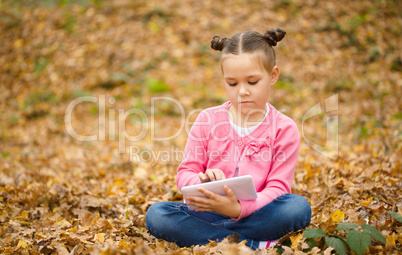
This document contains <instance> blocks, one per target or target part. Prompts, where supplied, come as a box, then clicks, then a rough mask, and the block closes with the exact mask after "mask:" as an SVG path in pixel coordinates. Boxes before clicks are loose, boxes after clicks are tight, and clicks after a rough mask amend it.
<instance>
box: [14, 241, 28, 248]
mask: <svg viewBox="0 0 402 255" xmlns="http://www.w3.org/2000/svg"><path fill="white" fill-rule="evenodd" d="M21 247H22V248H24V249H28V245H27V242H25V241H24V240H19V241H18V245H17V248H15V249H16V250H18V249H19V248H21Z"/></svg>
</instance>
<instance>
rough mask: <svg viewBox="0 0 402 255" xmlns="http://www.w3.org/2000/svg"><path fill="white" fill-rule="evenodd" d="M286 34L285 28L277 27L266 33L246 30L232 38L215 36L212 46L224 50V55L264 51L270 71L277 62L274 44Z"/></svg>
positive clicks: (265, 61)
mask: <svg viewBox="0 0 402 255" xmlns="http://www.w3.org/2000/svg"><path fill="white" fill-rule="evenodd" d="M285 34H286V32H285V30H283V29H281V28H277V29H270V30H268V31H267V32H266V33H265V34H264V35H262V34H260V33H258V32H256V31H246V32H241V33H237V34H235V35H234V36H232V37H231V38H230V39H227V38H226V37H224V38H220V37H219V36H214V37H213V38H212V41H211V48H212V49H214V50H218V51H222V55H223V54H234V55H239V54H241V53H255V52H257V51H262V52H263V53H265V54H264V56H265V58H264V61H263V63H264V66H265V68H266V69H267V71H268V70H269V69H272V67H273V66H274V65H275V64H276V56H275V51H274V49H273V48H272V46H276V44H277V43H278V42H279V41H281V40H282V39H283V37H285Z"/></svg>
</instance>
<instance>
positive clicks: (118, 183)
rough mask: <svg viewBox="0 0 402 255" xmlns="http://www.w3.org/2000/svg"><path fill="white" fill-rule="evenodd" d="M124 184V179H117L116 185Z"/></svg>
mask: <svg viewBox="0 0 402 255" xmlns="http://www.w3.org/2000/svg"><path fill="white" fill-rule="evenodd" d="M123 184H124V180H117V181H115V182H114V185H115V186H121V185H123Z"/></svg>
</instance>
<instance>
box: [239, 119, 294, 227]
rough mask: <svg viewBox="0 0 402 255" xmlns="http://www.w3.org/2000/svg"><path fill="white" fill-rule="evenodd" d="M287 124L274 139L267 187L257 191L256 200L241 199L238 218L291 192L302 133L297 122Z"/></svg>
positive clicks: (278, 130)
mask: <svg viewBox="0 0 402 255" xmlns="http://www.w3.org/2000/svg"><path fill="white" fill-rule="evenodd" d="M288 120H289V121H285V122H286V125H282V126H280V127H278V129H277V133H276V138H275V141H274V145H273V147H274V148H272V149H273V156H272V160H271V169H270V171H269V173H268V176H267V180H266V186H265V188H264V189H263V190H262V191H261V192H258V193H257V199H255V200H239V202H240V204H241V213H240V216H239V217H238V218H233V219H234V220H239V219H241V218H244V217H247V216H249V215H250V214H252V213H253V212H254V211H256V210H258V209H259V208H261V207H263V206H264V205H266V204H268V203H270V202H271V201H272V200H274V199H276V198H277V197H279V196H280V195H282V194H285V193H291V186H292V182H293V177H294V172H295V168H296V163H297V158H298V155H299V144H300V134H299V130H298V128H297V125H296V123H294V122H293V120H291V119H288Z"/></svg>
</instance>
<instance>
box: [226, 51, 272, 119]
mask: <svg viewBox="0 0 402 255" xmlns="http://www.w3.org/2000/svg"><path fill="white" fill-rule="evenodd" d="M259 57H260V56H258V54H239V55H233V54H225V55H224V56H223V58H222V72H223V78H224V80H225V87H226V94H227V96H228V98H229V100H230V102H231V103H232V105H233V106H234V107H235V109H236V111H237V113H241V115H243V117H244V116H248V117H251V115H253V114H257V115H258V113H259V114H261V113H264V114H265V110H266V103H267V101H268V98H269V95H270V91H271V86H272V85H274V84H275V83H276V81H277V80H278V78H279V68H278V67H277V66H274V67H273V68H272V71H271V72H268V71H267V70H266V69H265V68H264V67H263V64H262V62H261V61H259V60H260V59H259Z"/></svg>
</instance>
